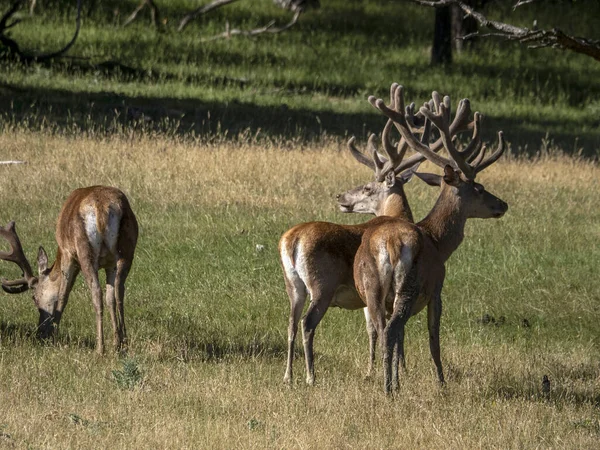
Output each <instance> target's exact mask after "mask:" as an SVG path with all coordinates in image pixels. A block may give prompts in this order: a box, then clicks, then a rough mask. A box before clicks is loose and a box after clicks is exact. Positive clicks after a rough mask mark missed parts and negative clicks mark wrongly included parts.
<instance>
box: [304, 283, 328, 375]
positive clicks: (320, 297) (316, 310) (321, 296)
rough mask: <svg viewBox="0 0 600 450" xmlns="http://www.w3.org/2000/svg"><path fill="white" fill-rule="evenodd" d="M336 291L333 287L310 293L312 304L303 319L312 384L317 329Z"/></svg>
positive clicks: (307, 364)
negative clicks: (314, 341) (314, 343)
mask: <svg viewBox="0 0 600 450" xmlns="http://www.w3.org/2000/svg"><path fill="white" fill-rule="evenodd" d="M334 292H335V291H333V290H331V289H327V290H322V291H321V290H319V291H318V290H314V291H312V292H311V293H310V306H309V307H308V310H307V311H306V315H305V316H304V318H303V319H302V329H303V330H302V331H303V336H302V337H303V341H304V358H305V360H306V383H307V384H309V385H311V386H312V385H313V384H315V364H314V351H313V340H314V337H315V330H316V328H317V326H318V325H319V322H321V319H322V318H323V316H324V315H325V313H326V312H327V308H329V304H330V303H331V299H332V298H333V294H334Z"/></svg>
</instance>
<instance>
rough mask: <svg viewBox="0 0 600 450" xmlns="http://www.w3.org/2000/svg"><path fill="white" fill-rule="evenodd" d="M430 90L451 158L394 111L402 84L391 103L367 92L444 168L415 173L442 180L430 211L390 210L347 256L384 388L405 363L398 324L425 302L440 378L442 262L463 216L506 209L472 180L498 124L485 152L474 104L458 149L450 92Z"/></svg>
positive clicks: (429, 112)
mask: <svg viewBox="0 0 600 450" xmlns="http://www.w3.org/2000/svg"><path fill="white" fill-rule="evenodd" d="M432 97H433V98H432V100H433V103H434V106H433V108H430V109H429V108H421V109H420V112H421V113H422V114H423V115H424V116H425V117H426V118H427V119H428V120H430V121H431V123H432V124H433V125H434V127H435V128H437V130H438V131H439V133H440V136H441V139H442V140H443V145H444V148H445V150H446V151H447V152H448V154H449V156H450V158H446V157H444V156H441V155H439V154H437V153H435V152H433V151H431V150H432V149H431V148H430V147H429V146H428V145H427V144H426V143H424V142H422V141H421V140H419V139H418V138H417V137H416V136H415V135H414V133H413V132H412V131H411V130H410V125H409V123H408V122H407V119H406V117H405V115H404V114H402V113H400V112H399V111H402V105H403V104H404V98H403V88H402V86H398V87H397V88H396V89H395V93H394V102H395V105H392V106H394V107H388V106H386V105H385V103H384V101H383V100H381V99H376V98H375V97H373V96H371V97H369V102H370V103H371V104H372V105H373V106H374V107H375V108H377V109H378V110H379V111H381V112H382V113H383V114H384V115H385V116H387V117H388V118H389V119H391V120H392V121H393V122H394V125H395V126H396V128H397V129H398V131H399V132H400V134H401V136H402V137H403V139H405V140H406V142H407V144H408V146H409V147H410V148H411V149H413V150H414V151H416V152H418V153H421V154H422V155H423V156H425V157H426V158H427V159H428V160H429V161H431V162H432V163H433V164H434V165H437V166H439V167H440V168H442V170H443V175H437V174H429V173H420V172H417V173H416V175H417V176H418V177H419V178H420V179H422V180H423V181H425V182H426V183H427V184H429V185H433V186H439V187H441V190H440V194H439V196H438V199H437V201H436V203H435V205H434V206H433V208H432V210H431V211H430V212H429V214H428V215H427V216H426V217H425V218H424V219H423V220H421V221H420V222H418V223H416V224H413V223H411V222H409V221H407V220H404V219H401V218H396V219H390V220H387V221H385V222H383V223H379V224H377V223H375V224H373V225H371V226H369V227H368V228H367V229H366V230H365V232H364V234H363V236H362V240H361V244H360V246H359V248H358V250H357V252H356V257H355V259H354V266H353V271H354V280H355V282H356V289H357V291H358V293H359V295H360V297H361V299H362V300H363V302H364V304H365V305H366V306H367V308H368V310H369V315H370V316H371V318H372V320H373V325H374V327H375V329H376V330H377V333H378V334H379V335H381V336H382V342H381V344H382V353H383V355H382V356H383V358H382V359H383V371H384V390H385V392H386V393H387V394H390V393H392V392H393V391H395V390H397V389H398V366H399V365H401V366H402V369H403V371H405V370H406V364H405V359H404V327H405V324H406V322H407V321H408V319H409V318H410V317H412V316H414V315H416V314H418V313H419V312H420V311H421V310H423V309H424V308H425V307H426V306H427V322H428V329H429V346H430V353H431V356H432V359H433V362H434V364H435V367H436V371H437V378H438V381H439V383H440V384H441V385H443V384H444V383H445V379H444V372H443V369H442V362H441V356H440V339H439V334H440V320H441V314H442V295H441V292H442V286H443V284H444V278H445V262H446V261H447V260H448V258H449V257H450V256H451V255H452V253H453V252H454V251H455V250H456V249H457V248H458V247H459V246H460V244H461V242H462V241H463V238H464V229H465V225H466V221H467V219H469V218H481V219H487V218H500V217H502V216H503V215H504V214H505V213H506V211H507V210H508V205H507V204H506V203H505V202H504V201H503V200H501V199H500V198H498V197H496V196H495V195H493V194H491V193H490V192H488V191H486V190H485V188H484V186H483V185H482V184H480V183H477V182H476V181H475V177H476V175H477V174H478V173H479V172H481V171H482V170H484V169H485V168H487V167H489V166H490V165H491V164H493V163H494V162H495V161H497V160H498V158H500V156H501V155H502V153H503V152H504V148H505V142H504V137H503V133H502V131H500V132H498V147H497V149H496V150H495V151H494V152H493V153H492V154H491V155H489V156H488V157H487V158H486V149H485V147H482V144H481V140H480V137H479V129H480V121H481V114H479V113H478V112H476V113H475V115H474V128H473V138H472V140H471V142H470V143H469V144H468V146H467V148H466V149H465V150H463V151H458V150H457V149H456V147H455V146H454V144H453V142H452V136H451V133H450V129H449V116H450V113H449V112H450V98H449V97H448V96H446V97H444V98H443V100H442V99H441V98H440V96H439V94H438V93H437V92H434V93H433V95H432ZM396 106H398V107H396ZM388 315H389V320H388V319H387V317H388Z"/></svg>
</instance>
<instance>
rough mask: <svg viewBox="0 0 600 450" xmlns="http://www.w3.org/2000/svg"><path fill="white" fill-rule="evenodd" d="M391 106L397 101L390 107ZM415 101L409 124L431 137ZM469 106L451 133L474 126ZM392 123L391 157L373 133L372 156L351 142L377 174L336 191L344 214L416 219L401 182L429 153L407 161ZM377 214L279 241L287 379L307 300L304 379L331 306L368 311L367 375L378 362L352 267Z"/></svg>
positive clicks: (294, 232)
mask: <svg viewBox="0 0 600 450" xmlns="http://www.w3.org/2000/svg"><path fill="white" fill-rule="evenodd" d="M396 86H397V85H392V89H391V99H392V103H393V100H394V97H393V94H394V93H395V89H396ZM391 107H392V108H393V105H392V106H391ZM413 112H414V105H410V106H409V107H408V108H406V115H407V117H409V120H410V122H411V128H412V129H414V130H419V131H420V132H421V134H422V136H421V139H422V140H423V141H425V142H427V141H428V140H429V128H430V124H429V121H428V120H426V119H425V117H424V116H423V115H422V114H413ZM469 115H470V110H469V104H468V102H467V103H462V104H461V106H460V107H459V109H458V110H457V113H456V117H455V119H454V121H453V122H452V124H451V125H450V133H451V135H452V136H454V135H456V134H457V133H459V132H460V131H463V130H466V129H468V128H470V127H472V123H469V122H468V118H469ZM392 128H393V121H392V120H388V122H387V124H386V126H385V127H384V129H383V132H382V137H381V140H382V145H383V150H384V152H385V154H386V156H387V158H383V157H380V156H379V154H378V152H377V148H376V144H375V135H371V137H370V138H369V149H370V151H371V156H372V160H371V159H369V158H368V157H366V156H365V155H363V154H362V153H361V152H360V151H358V150H357V149H356V148H355V147H354V138H352V139H350V141H349V142H348V147H349V149H350V151H351V153H352V155H353V156H354V157H355V158H356V159H357V160H358V161H359V162H361V163H363V164H365V165H366V166H368V167H370V168H371V169H372V170H373V171H374V173H375V181H372V182H370V183H367V184H365V185H361V186H359V187H356V188H354V189H351V190H349V191H347V192H345V193H343V194H340V195H338V203H339V207H340V210H341V211H342V212H357V213H363V214H374V215H376V216H386V217H402V218H404V219H406V220H409V221H411V222H412V220H413V217H412V212H411V210H410V206H409V204H408V201H407V199H406V195H405V193H404V188H403V185H404V184H405V183H406V182H408V181H409V180H410V178H411V176H412V173H413V169H414V168H415V166H416V165H418V164H420V162H421V161H423V160H424V159H425V157H424V156H423V155H421V154H419V153H417V154H416V155H414V156H412V157H411V158H407V159H406V160H403V158H404V155H405V152H406V149H407V143H406V141H405V140H404V139H401V140H400V141H399V142H398V144H397V146H394V145H393V144H392V143H391V141H390V138H389V134H390V132H391V129H392ZM442 146H443V145H442V141H441V139H439V140H438V141H436V142H435V143H434V144H433V145H432V147H431V148H432V151H434V152H435V151H439V150H440V149H441V148H442ZM383 220H386V219H385V218H383V217H378V218H376V219H373V220H372V221H370V222H367V223H364V224H360V225H338V224H334V223H329V222H308V223H303V224H299V225H296V226H294V227H293V228H291V229H290V230H288V231H287V232H285V233H284V234H283V236H282V237H281V239H280V241H279V253H280V257H281V263H282V266H283V273H284V279H285V286H286V290H287V293H288V296H289V299H290V319H289V327H288V358H287V366H286V371H285V376H284V381H286V382H291V380H292V365H293V358H294V343H295V337H296V333H297V330H298V324H299V322H300V317H301V315H302V311H303V309H304V304H305V302H306V298H307V296H308V295H310V298H311V301H310V306H309V308H308V311H307V312H306V314H305V316H304V318H303V320H302V328H303V342H304V355H305V362H306V381H307V383H308V384H313V383H314V380H315V374H314V362H313V339H314V333H315V329H316V327H317V325H318V324H319V322H320V321H321V319H322V318H323V316H324V314H325V312H326V311H327V309H328V308H329V307H330V306H337V307H340V308H344V309H360V308H363V309H364V313H365V319H366V324H367V332H368V335H369V344H370V359H369V366H368V370H367V375H370V374H371V372H372V369H373V362H374V360H375V347H376V340H377V334H376V330H375V328H374V326H373V325H372V321H371V319H370V316H369V312H368V309H367V308H364V304H363V303H362V301H361V300H360V298H359V297H358V293H357V292H356V289H355V284H354V279H353V273H352V267H353V261H354V256H355V254H356V250H357V249H358V246H359V245H360V240H361V237H362V234H363V233H364V231H365V229H366V228H367V227H368V226H370V225H372V224H373V223H377V222H380V221H383Z"/></svg>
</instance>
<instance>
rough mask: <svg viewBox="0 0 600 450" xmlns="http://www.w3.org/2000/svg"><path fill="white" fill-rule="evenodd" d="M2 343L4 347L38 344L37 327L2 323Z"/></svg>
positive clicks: (0, 333)
mask: <svg viewBox="0 0 600 450" xmlns="http://www.w3.org/2000/svg"><path fill="white" fill-rule="evenodd" d="M0 341H1V342H2V344H3V345H6V344H7V343H10V344H13V345H14V344H16V343H17V342H22V341H27V342H37V341H38V339H37V336H36V327H35V325H33V324H27V323H15V322H5V321H0Z"/></svg>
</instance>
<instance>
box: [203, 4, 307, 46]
mask: <svg viewBox="0 0 600 450" xmlns="http://www.w3.org/2000/svg"><path fill="white" fill-rule="evenodd" d="M300 14H302V13H301V12H300V11H296V12H295V13H294V17H293V18H292V20H290V21H289V22H288V23H287V24H285V25H283V26H282V27H274V25H275V21H274V20H272V21H271V22H269V23H268V24H266V25H265V26H264V27H259V28H254V29H251V30H240V29H237V28H231V29H230V28H229V22H226V25H225V31H224V32H223V33H220V34H217V35H215V36H212V37H209V38H204V39H201V40H200V42H210V41H216V40H217V39H229V38H230V37H231V36H257V35H259V34H263V33H271V34H275V33H281V32H282V31H285V30H287V29H289V28H291V27H292V26H294V25H295V24H296V23H297V22H298V18H299V17H300Z"/></svg>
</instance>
